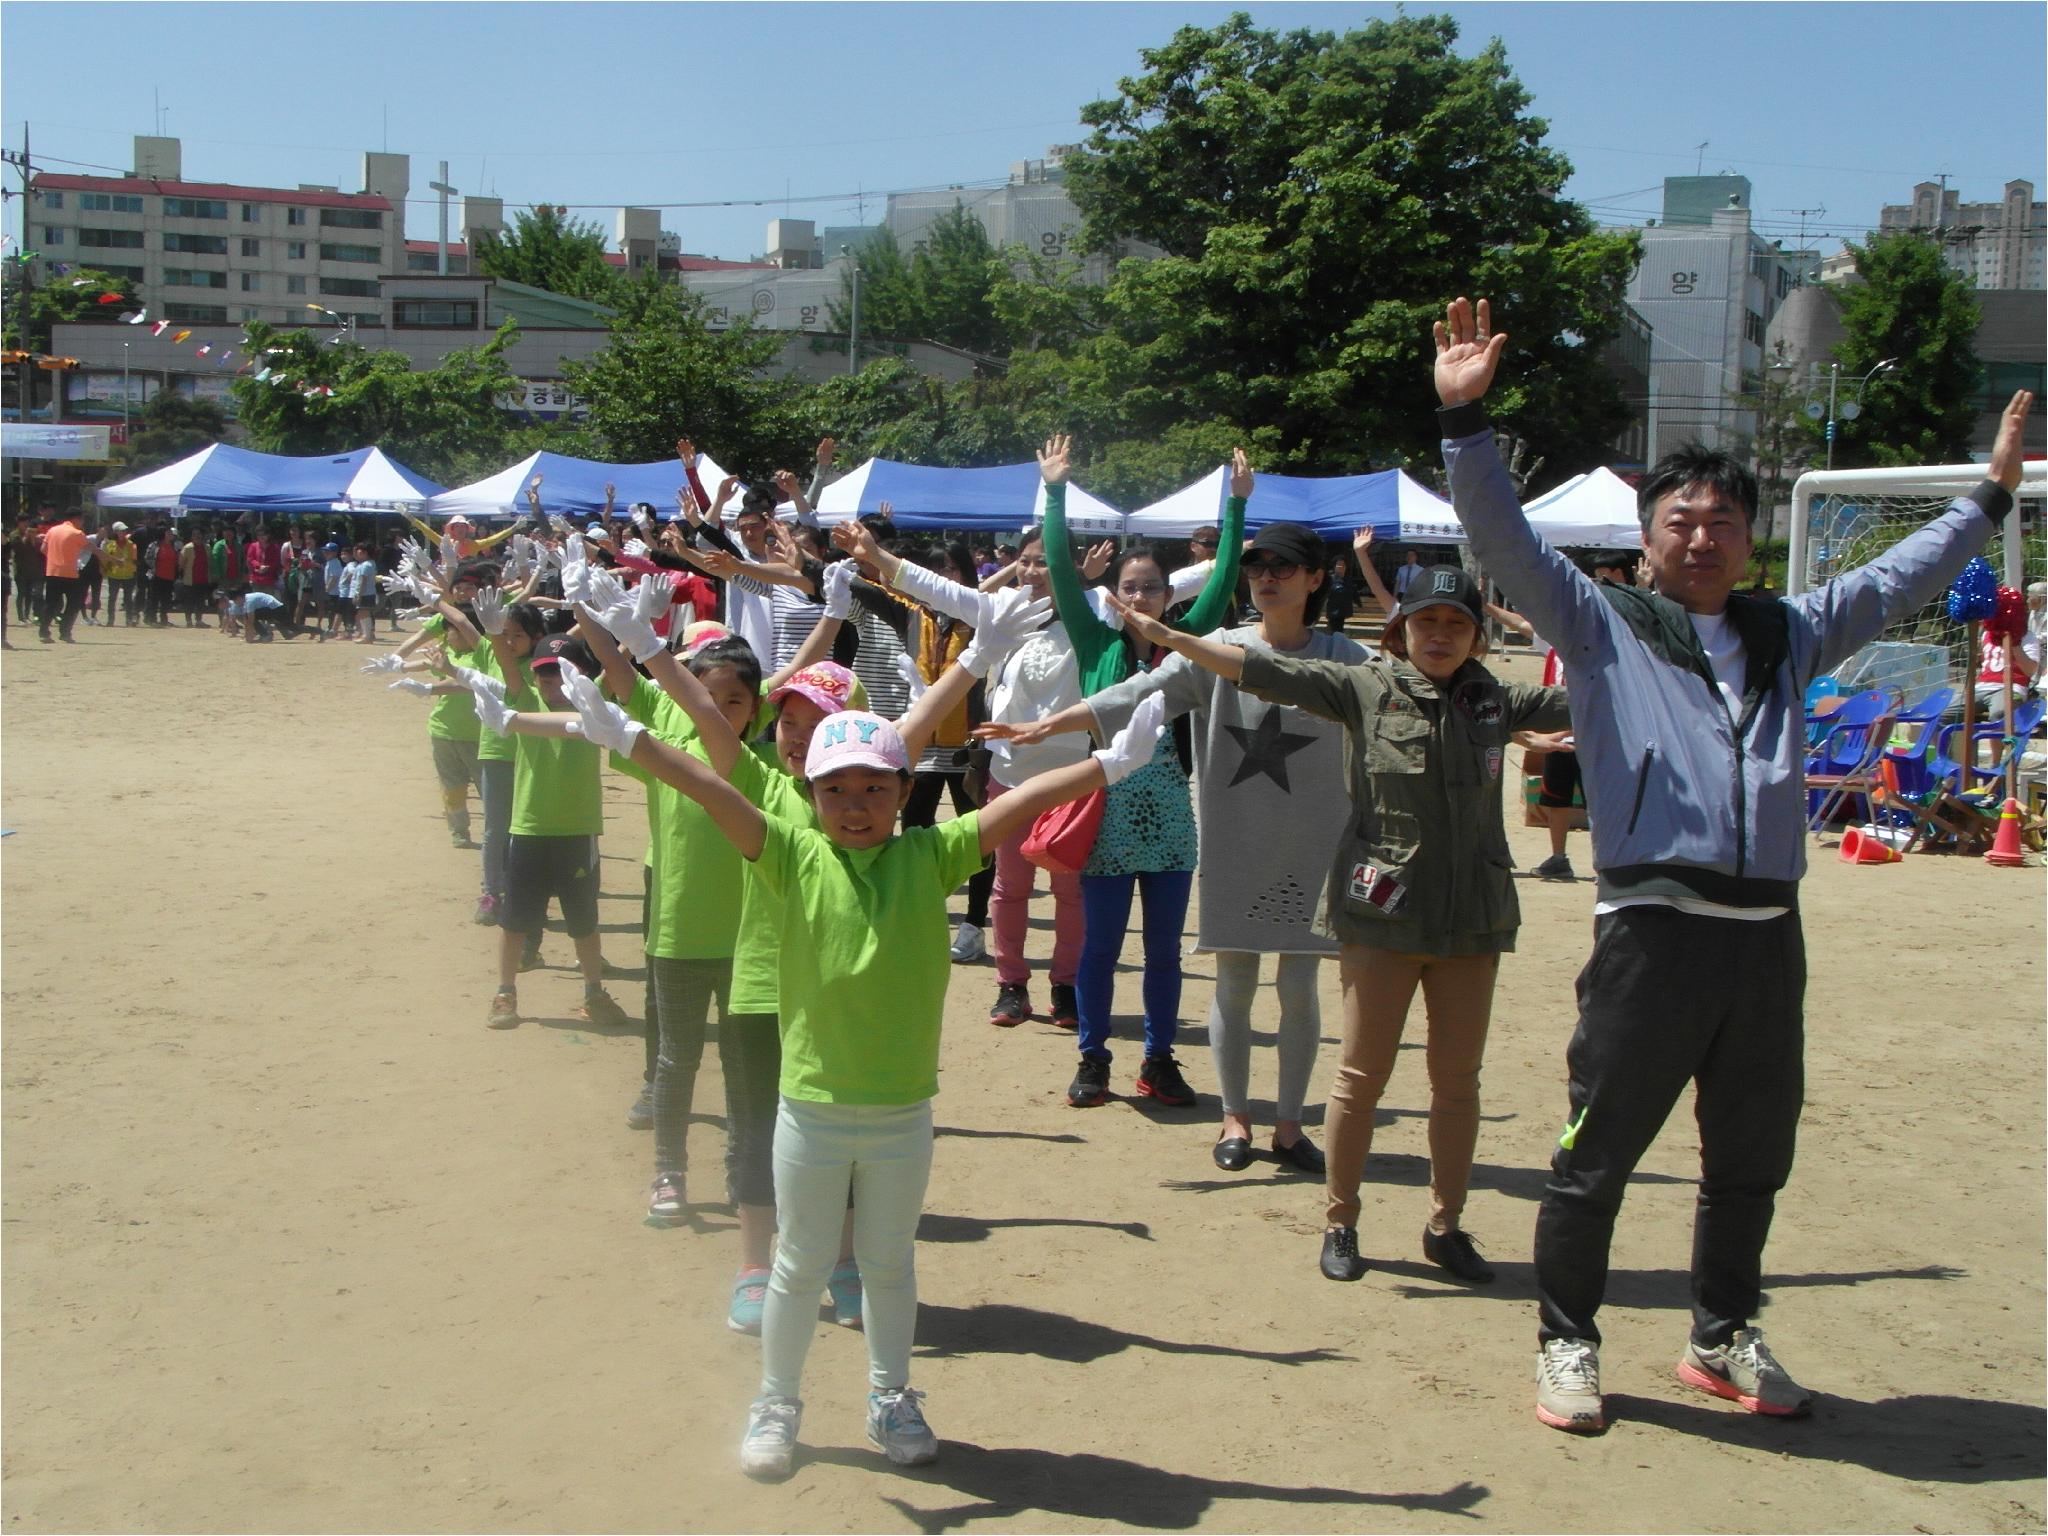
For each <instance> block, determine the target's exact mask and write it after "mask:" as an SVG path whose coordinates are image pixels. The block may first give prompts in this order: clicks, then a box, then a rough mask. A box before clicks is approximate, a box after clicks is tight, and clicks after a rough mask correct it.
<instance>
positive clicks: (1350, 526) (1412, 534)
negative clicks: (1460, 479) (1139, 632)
mask: <svg viewBox="0 0 2048 1536" xmlns="http://www.w3.org/2000/svg"><path fill="white" fill-rule="evenodd" d="M1229 494H1230V471H1229V470H1227V469H1224V468H1222V467H1220V466H1219V467H1218V468H1216V469H1214V470H1212V471H1210V473H1208V474H1207V475H1204V476H1203V477H1202V478H1201V479H1200V480H1197V481H1196V482H1195V483H1194V484H1193V485H1190V486H1185V487H1183V488H1182V489H1180V490H1178V491H1175V492H1174V493H1173V494H1172V495H1171V496H1168V497H1166V498H1164V499H1163V500H1160V501H1155V502H1153V503H1152V504H1151V505H1150V506H1149V507H1142V508H1140V509H1139V510H1138V511H1136V512H1133V513H1132V514H1131V515H1130V516H1129V517H1128V518H1127V519H1125V522H1126V525H1127V528H1128V531H1129V533H1130V535H1131V536H1132V537H1133V538H1161V539H1178V538H1186V537H1187V536H1188V535H1189V534H1190V533H1192V532H1194V530H1195V529H1197V528H1201V527H1204V526H1214V525H1215V524H1218V523H1220V522H1222V521H1223V503H1224V500H1225V498H1226V497H1228V496H1229ZM1268 523H1301V524H1303V525H1304V526H1306V527H1308V528H1312V529H1314V530H1315V531H1316V533H1317V534H1319V535H1320V536H1321V537H1322V538H1324V539H1326V540H1328V541H1329V542H1331V543H1333V544H1348V543H1350V542H1351V535H1352V534H1353V533H1355V532H1356V531H1357V530H1358V529H1360V528H1363V527H1365V526H1367V525H1368V524H1370V525H1371V527H1372V530H1373V532H1374V534H1375V535H1376V536H1378V537H1379V538H1382V539H1385V540H1387V541H1388V542H1390V543H1402V544H1458V543H1462V542H1464V538H1465V534H1464V530H1463V529H1461V528H1460V527H1459V526H1458V519H1457V517H1456V516H1455V515H1454V514H1453V513H1452V511H1451V504H1450V503H1449V502H1448V501H1445V500H1444V499H1443V498H1442V497H1441V496H1438V495H1436V494H1435V493H1434V492H1432V491H1429V490H1427V489H1425V488H1424V487H1423V486H1421V485H1419V484H1418V483H1417V482H1415V481H1414V480H1411V479H1409V477H1408V476H1407V474H1406V473H1404V472H1403V471H1401V470H1398V469H1386V470H1381V471H1379V472H1378V473H1376V474H1370V475H1326V476H1308V475H1269V474H1261V475H1260V476H1259V477H1258V481H1257V484H1256V485H1255V486H1254V487H1253V490H1252V499H1251V501H1250V503H1249V504H1248V505H1247V506H1246V507H1245V528H1246V529H1247V530H1248V531H1251V532H1257V531H1258V530H1259V529H1260V528H1263V527H1265V526H1266V524H1268Z"/></svg>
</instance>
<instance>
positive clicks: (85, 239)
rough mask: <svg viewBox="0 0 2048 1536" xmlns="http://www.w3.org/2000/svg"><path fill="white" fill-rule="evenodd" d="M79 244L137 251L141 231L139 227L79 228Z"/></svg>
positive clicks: (139, 246)
mask: <svg viewBox="0 0 2048 1536" xmlns="http://www.w3.org/2000/svg"><path fill="white" fill-rule="evenodd" d="M78 243H79V244H80V245H90V246H99V247H101V248H103V249H113V250H124V251H139V250H141V249H142V231H141V230H139V229H81V230H80V231H79V232H78Z"/></svg>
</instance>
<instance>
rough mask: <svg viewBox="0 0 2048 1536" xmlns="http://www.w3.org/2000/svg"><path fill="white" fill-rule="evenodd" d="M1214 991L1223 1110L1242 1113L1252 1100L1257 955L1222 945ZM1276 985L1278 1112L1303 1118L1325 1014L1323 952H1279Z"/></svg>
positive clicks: (1214, 1041)
mask: <svg viewBox="0 0 2048 1536" xmlns="http://www.w3.org/2000/svg"><path fill="white" fill-rule="evenodd" d="M1215 954H1216V991H1215V994H1214V997H1213V998H1212V1000H1211V1002H1210V1004H1209V1053H1210V1054H1211V1055H1212V1056H1213V1057H1214V1058H1215V1061H1216V1084H1217V1087H1218V1089H1219V1090H1220V1091H1221V1093H1222V1095H1223V1113H1225V1114H1226V1115H1242V1114H1246V1113H1248V1112H1249V1108H1250V1104H1251V1067H1252V994H1253V993H1254V992H1256V991H1257V990H1258V986H1259V957H1258V956H1257V955H1256V954H1252V953H1249V952H1247V951H1244V950H1228V949H1227V950H1218V951H1216V952H1215ZM1274 958H1275V959H1276V960H1277V961H1278V965H1277V967H1276V969H1275V975H1274V978H1273V988H1274V990H1275V991H1276V992H1278V993H1279V994H1280V1086H1279V1090H1278V1092H1277V1093H1276V1094H1275V1095H1274V1118H1275V1119H1277V1120H1299V1119H1301V1107H1302V1100H1303V1099H1304V1098H1305V1097H1307V1095H1308V1080H1309V1078H1310V1076H1311V1075H1312V1074H1313V1073H1314V1072H1315V1066H1316V1049H1317V1047H1318V1046H1320V1045H1321V1044H1322V1036H1323V1015H1322V1009H1321V1008H1320V1007H1319V1006H1318V1004H1317V1002H1316V970H1317V966H1318V965H1319V964H1320V963H1321V960H1322V956H1320V955H1277V956H1275V957H1274Z"/></svg>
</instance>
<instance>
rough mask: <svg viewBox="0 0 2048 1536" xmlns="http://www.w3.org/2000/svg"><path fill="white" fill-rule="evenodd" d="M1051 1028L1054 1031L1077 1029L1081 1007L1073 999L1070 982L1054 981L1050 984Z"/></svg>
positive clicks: (1079, 1023) (1079, 1024)
mask: <svg viewBox="0 0 2048 1536" xmlns="http://www.w3.org/2000/svg"><path fill="white" fill-rule="evenodd" d="M1052 1027H1053V1028H1054V1029H1079V1028H1080V1027H1081V1007H1080V1004H1079V1003H1078V1002H1077V1001H1076V1000H1075V998H1074V988H1073V985H1072V983H1070V982H1060V981H1056V982H1054V983H1053V984H1052Z"/></svg>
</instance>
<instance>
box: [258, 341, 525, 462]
mask: <svg viewBox="0 0 2048 1536" xmlns="http://www.w3.org/2000/svg"><path fill="white" fill-rule="evenodd" d="M245 330H246V331H247V333H248V337H249V349H250V352H251V354H252V355H253V356H255V357H257V358H258V359H260V360H261V362H262V363H263V364H264V365H265V366H266V367H267V368H268V369H269V371H270V377H269V378H267V379H264V380H261V381H259V380H258V379H257V378H256V377H255V376H254V375H253V374H248V375H244V376H242V377H240V378H238V379H236V380H235V382H234V384H233V385H232V386H230V387H231V389H232V392H233V394H234V397H235V402H236V407H237V414H238V415H239V417H240V419H241V423H242V427H243V430H244V431H245V432H246V433H247V435H248V438H249V446H250V447H251V448H254V449H256V450H257V451H259V452H262V453H289V454H317V453H341V452H346V451H348V450H350V449H354V448H361V447H365V446H375V447H378V448H382V449H383V450H384V451H385V453H387V454H389V455H390V456H391V457H392V458H394V459H396V460H398V461H399V462H400V463H401V464H404V465H405V466H406V467H407V468H409V469H413V470H417V471H418V472H419V473H420V474H422V475H425V476H426V477H427V478H428V479H430V480H438V481H440V482H441V483H442V484H444V485H455V484H460V483H461V482H462V481H463V480H465V479H475V478H477V476H478V474H479V473H484V472H488V471H489V470H494V469H501V468H503V467H504V465H505V464H506V463H507V462H510V461H511V460H514V459H517V458H519V457H521V456H522V453H523V452H524V451H530V450H526V449H524V448H523V447H522V445H523V444H524V443H525V442H526V440H527V439H528V438H529V437H530V436H531V432H530V430H529V429H524V428H522V427H521V426H520V425H519V424H518V423H516V422H515V421H514V420H513V419H512V417H511V416H510V415H508V414H507V413H506V411H505V410H504V409H503V407H502V406H501V405H500V404H499V401H500V399H501V398H503V397H504V396H506V395H509V394H512V393H514V392H515V391H516V390H517V389H518V387H519V380H518V379H517V378H515V377H514V376H513V373H512V370H511V369H510V368H509V367H507V366H506V363H505V349H506V348H507V347H509V346H510V345H511V344H512V339H513V337H514V336H515V335H516V334H517V331H518V328H517V326H516V325H515V324H513V323H512V322H511V321H507V322H506V323H505V324H504V325H502V326H500V327H499V328H498V332H497V334H496V335H494V336H493V337H492V338H491V339H490V340H489V341H487V342H485V343H484V344H483V345H482V346H480V347H477V348H474V349H471V350H465V351H458V352H451V353H449V354H448V355H447V356H446V357H444V358H443V359H442V360H441V362H440V363H439V365H438V366H436V367H433V368H427V369H418V370H415V369H414V368H413V367H412V365H411V362H410V360H409V359H408V358H407V357H406V356H405V355H404V354H403V353H400V352H387V351H382V350H377V351H372V350H369V349H367V348H364V347H360V346H357V345H355V344H353V343H341V344H339V345H337V344H336V343H334V342H333V341H332V340H330V339H328V338H326V337H324V336H318V335H315V334H314V333H312V332H310V331H305V330H291V331H284V330H277V329H274V328H272V327H271V326H268V325H265V324H263V323H262V322H261V321H250V322H249V323H248V324H247V325H246V326H245ZM322 386H324V387H325V388H327V389H329V390H331V391H332V393H331V394H309V393H308V391H309V390H312V389H315V388H318V387H322ZM515 448H519V449H520V450H521V451H519V452H514V451H513V450H514V449H515Z"/></svg>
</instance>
